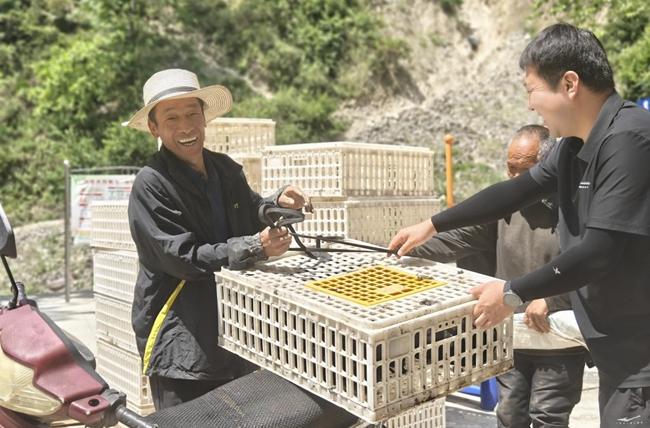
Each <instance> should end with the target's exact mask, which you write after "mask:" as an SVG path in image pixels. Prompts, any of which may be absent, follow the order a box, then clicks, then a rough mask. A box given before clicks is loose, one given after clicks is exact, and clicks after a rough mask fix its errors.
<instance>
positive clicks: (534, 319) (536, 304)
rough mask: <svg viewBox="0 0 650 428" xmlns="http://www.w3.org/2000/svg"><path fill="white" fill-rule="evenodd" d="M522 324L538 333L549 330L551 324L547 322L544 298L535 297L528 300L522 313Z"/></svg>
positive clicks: (546, 307)
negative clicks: (530, 300) (524, 311)
mask: <svg viewBox="0 0 650 428" xmlns="http://www.w3.org/2000/svg"><path fill="white" fill-rule="evenodd" d="M524 324H526V325H527V326H528V328H532V329H533V330H535V331H538V332H540V333H548V332H549V331H551V325H550V324H549V322H548V305H547V304H546V300H545V299H535V300H533V301H532V302H530V304H529V305H528V307H527V308H526V313H525V314H524Z"/></svg>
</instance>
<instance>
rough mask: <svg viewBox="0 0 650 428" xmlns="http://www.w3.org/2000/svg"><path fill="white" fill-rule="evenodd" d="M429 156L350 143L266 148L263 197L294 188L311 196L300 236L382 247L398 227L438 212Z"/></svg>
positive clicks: (415, 149)
mask: <svg viewBox="0 0 650 428" xmlns="http://www.w3.org/2000/svg"><path fill="white" fill-rule="evenodd" d="M433 159H434V157H433V152H432V151H431V150H429V149H427V148H423V147H405V146H394V145H384V144H366V143H351V142H333V143H314V144H294V145H287V146H271V147H267V148H266V149H264V156H263V158H262V163H263V165H262V193H263V194H269V193H271V192H273V191H275V190H276V189H278V188H279V187H281V186H283V185H287V184H293V185H296V186H298V187H300V188H301V189H303V190H304V191H305V193H307V194H308V195H309V196H311V197H312V203H313V206H314V213H313V214H308V215H307V217H306V219H305V222H303V223H299V224H296V225H295V228H296V231H297V232H298V233H309V234H312V235H324V236H335V237H343V238H351V239H356V240H360V241H365V242H369V243H372V244H377V245H386V244H387V243H388V242H389V241H390V239H391V238H392V236H393V235H394V234H395V233H396V232H397V231H398V230H399V229H401V228H402V227H405V226H408V225H411V224H414V223H418V222H420V221H422V220H424V219H426V218H428V217H430V216H431V215H432V214H434V213H435V212H437V211H438V210H439V206H440V201H439V199H437V198H436V197H435V196H434V194H435V192H434V180H433V168H434V165H433Z"/></svg>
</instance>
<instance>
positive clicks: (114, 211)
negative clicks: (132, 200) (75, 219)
mask: <svg viewBox="0 0 650 428" xmlns="http://www.w3.org/2000/svg"><path fill="white" fill-rule="evenodd" d="M128 206H129V201H128V200H126V199H125V200H116V201H93V202H92V203H91V204H90V217H91V229H90V246H91V247H94V248H106V249H113V250H129V251H135V243H134V242H133V239H132V238H131V230H130V229H129V217H128V212H127V209H128Z"/></svg>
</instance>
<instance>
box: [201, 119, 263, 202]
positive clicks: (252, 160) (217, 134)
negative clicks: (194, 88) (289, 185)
mask: <svg viewBox="0 0 650 428" xmlns="http://www.w3.org/2000/svg"><path fill="white" fill-rule="evenodd" d="M274 145H275V122H274V121H273V120H270V119H246V118H217V119H214V120H213V121H211V122H210V123H208V124H207V127H206V128H205V148H206V149H208V150H212V151H214V152H219V153H226V154H228V155H229V156H230V157H232V158H233V159H234V160H235V161H237V162H238V163H240V164H241V165H242V167H243V168H244V174H246V179H247V180H248V184H249V185H250V186H251V188H252V189H253V190H255V191H256V192H260V191H261V190H262V152H263V150H264V148H265V147H267V146H274Z"/></svg>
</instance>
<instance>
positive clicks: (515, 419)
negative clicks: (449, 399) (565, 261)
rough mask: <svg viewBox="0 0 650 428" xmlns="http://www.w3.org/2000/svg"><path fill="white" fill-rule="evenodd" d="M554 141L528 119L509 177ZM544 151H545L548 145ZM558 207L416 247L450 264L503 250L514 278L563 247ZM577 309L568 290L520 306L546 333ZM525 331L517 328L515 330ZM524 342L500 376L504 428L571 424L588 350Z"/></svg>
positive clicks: (542, 207) (500, 266) (504, 273)
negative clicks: (556, 318)
mask: <svg viewBox="0 0 650 428" xmlns="http://www.w3.org/2000/svg"><path fill="white" fill-rule="evenodd" d="M553 144H554V140H553V139H551V138H550V137H549V132H548V129H546V128H544V127H542V126H539V125H527V126H524V127H523V128H521V129H519V130H518V131H517V132H516V134H515V136H514V138H513V139H512V141H511V143H510V145H509V146H508V159H507V162H506V165H507V169H508V176H509V177H510V178H514V177H517V176H519V175H520V174H522V173H524V172H526V171H528V170H529V169H530V168H532V167H533V165H535V164H536V163H537V162H538V161H540V160H541V159H542V158H543V157H544V155H545V154H548V150H550V147H551V146H552V145H553ZM540 149H541V150H540ZM557 220H558V217H557V208H556V207H555V206H554V205H553V204H551V203H550V202H549V201H546V200H543V201H540V202H536V203H534V204H532V205H530V206H528V207H526V208H524V209H522V210H521V211H517V212H515V213H513V214H512V215H510V216H508V217H506V218H504V219H500V220H499V221H498V222H493V223H488V224H483V225H478V226H467V227H463V228H459V229H453V230H449V231H446V232H441V233H439V234H437V235H435V236H434V237H433V238H431V239H430V240H428V241H427V242H425V243H424V244H422V245H421V246H419V247H416V248H414V249H413V251H411V252H410V253H409V255H412V256H419V257H424V258H428V259H432V260H436V261H440V262H450V261H454V260H457V259H458V258H461V257H466V256H468V255H473V254H477V253H491V254H493V255H494V256H495V261H496V269H495V270H494V271H493V272H491V273H490V275H492V276H496V277H497V278H500V279H504V280H509V279H513V278H516V277H518V276H521V275H523V274H525V273H527V272H529V271H530V270H533V269H536V268H538V267H539V266H542V265H544V264H546V263H548V262H549V261H550V260H551V259H553V257H555V256H557V255H558V254H559V253H560V244H559V239H558V236H557V234H556V231H555V226H556V225H557ZM567 309H571V303H570V301H569V297H568V296H567V295H562V296H555V297H550V298H546V299H536V300H533V301H532V302H530V304H528V305H522V306H520V307H519V308H517V310H516V312H519V313H522V312H523V313H525V315H524V322H525V323H526V324H527V325H528V327H529V328H532V329H534V330H536V331H538V332H540V333H547V332H549V331H550V325H549V322H548V318H547V315H548V314H549V313H551V312H556V311H560V310H567ZM515 334H517V329H515ZM523 346H524V347H519V345H518V343H517V340H515V351H514V368H513V370H511V371H509V372H508V373H505V374H503V375H501V376H498V378H497V381H498V385H499V407H498V408H497V412H496V413H497V422H498V426H499V427H502V428H523V427H529V426H530V425H531V423H532V425H533V426H534V427H539V426H553V427H568V426H569V417H570V415H571V411H572V410H573V407H574V406H575V405H576V404H577V403H578V402H579V401H580V396H581V394H582V376H583V372H584V364H585V357H586V349H585V348H584V347H582V346H580V345H578V344H577V343H576V344H573V345H572V344H569V343H558V344H557V345H556V346H555V347H554V349H539V348H538V347H535V348H534V349H531V348H533V347H532V346H530V343H526V344H525V345H523Z"/></svg>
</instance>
